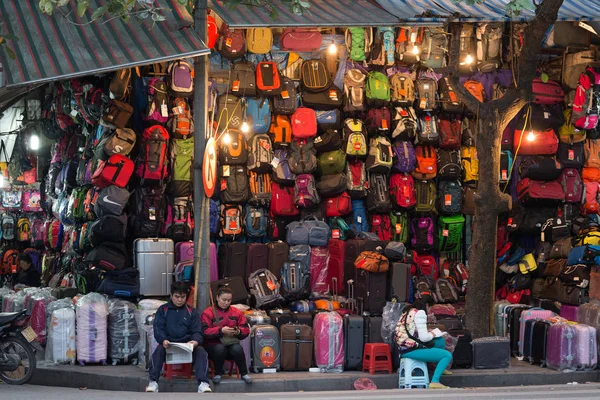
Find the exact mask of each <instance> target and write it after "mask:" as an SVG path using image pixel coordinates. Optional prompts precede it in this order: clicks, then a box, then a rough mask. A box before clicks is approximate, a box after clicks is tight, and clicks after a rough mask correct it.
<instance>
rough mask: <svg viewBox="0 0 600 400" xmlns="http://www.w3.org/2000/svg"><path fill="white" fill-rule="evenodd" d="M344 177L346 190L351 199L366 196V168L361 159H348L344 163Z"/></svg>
mask: <svg viewBox="0 0 600 400" xmlns="http://www.w3.org/2000/svg"><path fill="white" fill-rule="evenodd" d="M346 178H347V180H346V181H347V183H348V187H347V189H346V191H347V192H348V194H349V195H350V197H352V198H353V199H363V198H365V197H367V169H366V168H365V163H364V162H362V161H350V160H348V162H347V163H346Z"/></svg>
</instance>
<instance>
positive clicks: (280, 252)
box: [267, 241, 290, 279]
mask: <svg viewBox="0 0 600 400" xmlns="http://www.w3.org/2000/svg"><path fill="white" fill-rule="evenodd" d="M267 247H268V248H269V257H268V260H269V266H268V269H269V271H271V272H272V273H273V275H275V276H276V277H277V279H280V278H281V267H282V266H283V263H285V262H286V261H287V259H288V254H289V251H290V247H289V246H288V244H287V243H285V242H282V241H278V242H271V243H267Z"/></svg>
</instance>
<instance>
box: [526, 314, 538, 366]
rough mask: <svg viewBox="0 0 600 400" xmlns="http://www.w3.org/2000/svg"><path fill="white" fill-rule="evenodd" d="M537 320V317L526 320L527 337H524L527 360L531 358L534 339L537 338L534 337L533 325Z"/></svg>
mask: <svg viewBox="0 0 600 400" xmlns="http://www.w3.org/2000/svg"><path fill="white" fill-rule="evenodd" d="M537 321H538V320H537V319H530V320H527V321H526V322H525V337H524V339H523V340H524V342H525V343H524V345H523V359H524V360H526V361H527V360H529V359H530V358H531V351H532V347H533V341H534V340H536V338H534V337H533V327H534V324H535V323H536V322H537ZM539 321H541V320H539Z"/></svg>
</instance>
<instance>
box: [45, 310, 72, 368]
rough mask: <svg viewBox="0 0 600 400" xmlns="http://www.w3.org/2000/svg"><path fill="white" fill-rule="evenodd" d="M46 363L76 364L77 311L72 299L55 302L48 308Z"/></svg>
mask: <svg viewBox="0 0 600 400" xmlns="http://www.w3.org/2000/svg"><path fill="white" fill-rule="evenodd" d="M46 315H47V318H46V326H47V332H48V334H47V340H46V362H47V363H53V364H54V363H64V364H67V363H71V364H74V363H75V356H76V352H75V310H74V309H73V304H72V303H71V299H68V298H67V299H60V300H56V301H53V302H52V303H50V304H48V306H47V307H46Z"/></svg>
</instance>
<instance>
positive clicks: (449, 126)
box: [438, 115, 462, 150]
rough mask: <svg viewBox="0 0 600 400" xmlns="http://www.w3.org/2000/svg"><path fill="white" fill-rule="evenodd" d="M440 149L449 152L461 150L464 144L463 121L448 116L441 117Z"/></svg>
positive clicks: (439, 123) (439, 120)
mask: <svg viewBox="0 0 600 400" xmlns="http://www.w3.org/2000/svg"><path fill="white" fill-rule="evenodd" d="M438 126H439V137H440V143H439V145H440V148H441V149H449V150H458V149H460V144H461V143H462V125H461V119H460V118H458V117H451V116H448V115H444V116H441V115H440V118H439V119H438Z"/></svg>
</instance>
